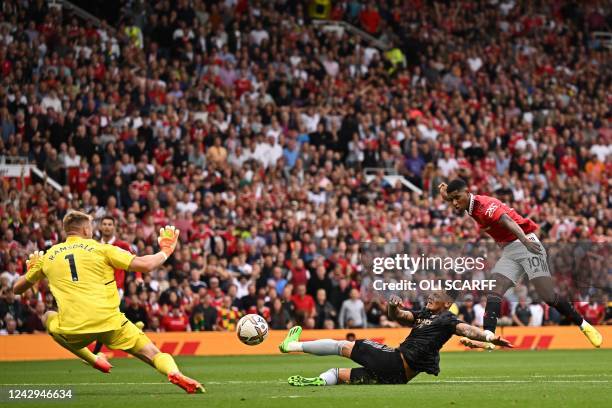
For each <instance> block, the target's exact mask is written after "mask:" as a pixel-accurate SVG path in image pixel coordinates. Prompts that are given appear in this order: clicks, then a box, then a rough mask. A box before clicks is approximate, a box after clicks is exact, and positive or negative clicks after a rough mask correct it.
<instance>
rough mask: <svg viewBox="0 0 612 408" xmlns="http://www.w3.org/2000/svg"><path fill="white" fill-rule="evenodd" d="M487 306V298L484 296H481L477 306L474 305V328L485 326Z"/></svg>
mask: <svg viewBox="0 0 612 408" xmlns="http://www.w3.org/2000/svg"><path fill="white" fill-rule="evenodd" d="M486 305H487V297H486V296H484V295H482V296H480V300H479V302H478V303H477V304H476V305H474V319H473V320H472V324H473V325H474V326H478V327H482V326H483V320H484V314H485V306H486Z"/></svg>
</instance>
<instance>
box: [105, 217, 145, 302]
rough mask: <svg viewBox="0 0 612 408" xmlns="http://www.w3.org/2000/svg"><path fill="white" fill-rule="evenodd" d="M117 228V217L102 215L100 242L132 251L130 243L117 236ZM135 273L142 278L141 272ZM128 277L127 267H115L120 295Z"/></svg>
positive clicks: (137, 277) (138, 277)
mask: <svg viewBox="0 0 612 408" xmlns="http://www.w3.org/2000/svg"><path fill="white" fill-rule="evenodd" d="M116 229H117V228H116V222H115V218H113V217H111V216H110V215H105V216H104V217H102V219H101V220H100V235H101V237H100V242H101V243H103V244H109V245H114V246H116V247H119V248H121V249H123V250H125V251H128V252H132V249H131V248H130V244H128V243H127V242H125V241H122V240H120V239H119V238H117V236H116ZM135 275H136V279H140V278H141V277H142V275H141V273H140V272H136V273H135ZM127 277H128V274H127V271H126V270H125V269H119V268H117V269H115V282H116V283H117V289H118V290H119V297H121V296H123V291H124V290H125V284H126V279H127Z"/></svg>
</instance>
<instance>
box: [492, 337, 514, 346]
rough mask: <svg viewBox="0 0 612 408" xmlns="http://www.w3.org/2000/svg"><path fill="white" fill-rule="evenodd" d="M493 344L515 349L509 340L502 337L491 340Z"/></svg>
mask: <svg viewBox="0 0 612 408" xmlns="http://www.w3.org/2000/svg"><path fill="white" fill-rule="evenodd" d="M491 343H493V344H495V345H496V346H501V347H508V348H514V345H513V344H512V343H510V341H509V340H506V339H504V338H503V337H502V336H495V338H494V339H493V340H491Z"/></svg>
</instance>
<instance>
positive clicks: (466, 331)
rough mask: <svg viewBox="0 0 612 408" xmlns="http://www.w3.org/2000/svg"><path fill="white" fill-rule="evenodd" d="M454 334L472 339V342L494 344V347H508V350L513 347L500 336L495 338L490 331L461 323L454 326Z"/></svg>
mask: <svg viewBox="0 0 612 408" xmlns="http://www.w3.org/2000/svg"><path fill="white" fill-rule="evenodd" d="M455 334H456V335H458V336H464V337H467V338H468V339H472V340H477V341H486V342H489V343H492V344H495V345H496V346H502V347H509V348H512V347H514V346H513V345H512V343H510V342H509V341H508V340H506V339H504V338H503V337H501V336H496V335H495V334H493V333H491V332H490V331H485V330H481V329H479V328H478V327H476V326H472V325H470V324H467V323H463V322H461V323H459V324H457V326H455Z"/></svg>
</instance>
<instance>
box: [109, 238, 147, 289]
mask: <svg viewBox="0 0 612 408" xmlns="http://www.w3.org/2000/svg"><path fill="white" fill-rule="evenodd" d="M100 242H102V243H103V244H110V245H114V246H116V247H119V248H121V249H123V250H124V251H128V252H129V253H131V254H133V253H134V252H133V251H132V248H131V247H130V244H128V243H127V242H125V241H121V240H120V239H117V237H112V238H111V239H110V240H109V241H108V242H104V240H100ZM136 277H137V278H141V277H142V274H141V273H140V272H136ZM125 278H126V273H125V271H124V270H123V269H115V282H116V283H117V289H124V287H125Z"/></svg>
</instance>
